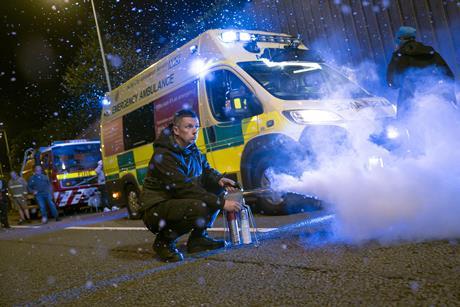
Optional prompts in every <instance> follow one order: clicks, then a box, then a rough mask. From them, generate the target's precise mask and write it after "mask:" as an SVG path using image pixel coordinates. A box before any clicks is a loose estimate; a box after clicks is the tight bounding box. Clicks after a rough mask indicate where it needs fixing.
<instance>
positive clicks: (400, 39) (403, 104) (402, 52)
mask: <svg viewBox="0 0 460 307" xmlns="http://www.w3.org/2000/svg"><path fill="white" fill-rule="evenodd" d="M415 36H416V29H415V28H412V27H400V28H399V30H398V31H397V32H396V34H395V37H396V39H395V43H396V48H397V49H396V51H395V52H393V55H392V57H391V61H390V63H389V64H388V67H387V83H388V86H389V87H391V88H394V89H399V95H398V103H397V116H398V119H403V118H406V117H407V115H408V114H409V112H410V111H411V110H412V109H413V107H414V103H415V101H414V97H415V94H416V93H417V92H420V93H421V95H423V96H425V95H426V94H430V95H436V96H439V97H441V98H442V99H443V100H445V101H447V102H450V103H452V104H453V105H456V98H455V90H454V81H455V78H454V74H453V72H452V70H451V69H450V67H449V66H448V65H447V63H446V61H444V59H443V58H442V57H441V55H440V54H439V53H437V52H436V51H435V50H434V49H433V47H430V46H426V45H424V44H422V43H420V42H417V41H416V40H415Z"/></svg>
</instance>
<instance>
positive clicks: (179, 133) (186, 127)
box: [173, 117, 200, 147]
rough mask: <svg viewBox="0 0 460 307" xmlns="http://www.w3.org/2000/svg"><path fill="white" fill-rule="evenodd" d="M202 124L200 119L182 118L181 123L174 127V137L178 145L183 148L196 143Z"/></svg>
mask: <svg viewBox="0 0 460 307" xmlns="http://www.w3.org/2000/svg"><path fill="white" fill-rule="evenodd" d="M199 128H200V122H199V120H198V118H194V117H182V118H181V120H180V121H179V123H178V124H177V126H176V125H174V126H173V131H174V136H175V137H176V141H177V143H178V144H179V145H180V146H182V147H187V146H189V145H191V144H193V143H195V142H196V139H197V138H198V130H199Z"/></svg>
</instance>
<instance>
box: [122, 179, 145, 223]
mask: <svg viewBox="0 0 460 307" xmlns="http://www.w3.org/2000/svg"><path fill="white" fill-rule="evenodd" d="M140 207H141V200H140V197H139V191H138V190H137V189H136V188H135V187H134V186H133V185H128V186H127V187H126V208H127V209H128V214H129V218H130V219H131V220H137V219H140V216H139V215H138V212H139V209H140Z"/></svg>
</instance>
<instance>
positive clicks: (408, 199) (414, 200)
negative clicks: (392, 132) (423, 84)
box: [272, 90, 460, 243]
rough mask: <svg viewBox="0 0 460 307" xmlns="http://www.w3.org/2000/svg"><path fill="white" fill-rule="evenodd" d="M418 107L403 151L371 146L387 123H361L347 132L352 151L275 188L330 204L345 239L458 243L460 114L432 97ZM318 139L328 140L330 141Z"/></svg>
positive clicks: (280, 177) (324, 156)
mask: <svg viewBox="0 0 460 307" xmlns="http://www.w3.org/2000/svg"><path fill="white" fill-rule="evenodd" d="M432 93H436V90H434V91H433V92H432ZM413 103H415V104H416V107H415V108H414V111H413V113H412V114H411V115H410V116H409V117H408V118H407V120H406V121H405V122H404V124H403V125H402V126H404V127H407V129H408V130H407V131H409V133H405V131H406V130H403V129H400V133H401V134H400V136H401V138H400V140H401V142H402V144H401V146H400V147H399V148H397V149H395V150H393V151H388V150H386V149H384V148H383V147H380V146H377V145H375V144H374V143H372V142H370V141H369V135H371V134H372V133H374V132H376V131H379V129H381V128H382V123H378V122H373V121H365V122H359V123H355V124H354V126H352V127H350V129H349V131H350V137H351V144H352V145H351V148H349V149H347V150H346V151H345V152H340V153H337V152H331V151H330V150H327V152H326V153H324V152H320V153H319V154H318V156H319V157H320V163H319V167H318V168H316V169H314V170H312V169H311V168H310V164H308V163H304V171H303V174H302V175H301V176H300V177H293V176H290V175H286V174H275V175H274V178H273V179H274V182H273V185H272V187H273V188H275V189H277V190H280V191H292V192H297V193H305V194H315V195H317V196H318V197H319V198H320V199H322V200H324V201H326V202H327V203H328V204H329V205H328V206H330V209H331V210H332V211H334V212H335V214H336V223H335V225H334V231H335V236H336V237H337V238H338V239H340V240H345V241H348V242H355V243H359V242H363V241H365V240H370V239H377V240H380V241H381V242H387V243H388V242H393V241H396V240H427V239H444V238H446V239H447V238H454V237H459V236H460V112H459V110H458V109H456V108H454V107H453V106H452V104H451V103H450V102H447V101H444V100H443V99H442V98H440V97H438V96H435V95H429V94H427V93H426V92H425V93H423V94H421V95H419V96H416V97H415V98H414V101H413ZM400 128H401V127H400ZM407 135H410V138H409V139H407V138H406V137H405V136H407ZM317 137H318V139H319V140H322V141H323V142H324V140H325V139H327V138H328V136H327V135H321V136H317ZM370 157H374V158H375V159H374V162H375V163H374V165H370V164H369V158H370ZM381 164H382V165H383V167H382V165H381ZM297 167H301V166H300V165H297Z"/></svg>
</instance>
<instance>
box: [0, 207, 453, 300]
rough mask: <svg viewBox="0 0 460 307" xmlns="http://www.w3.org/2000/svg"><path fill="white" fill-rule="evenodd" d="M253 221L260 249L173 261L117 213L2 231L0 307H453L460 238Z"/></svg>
mask: <svg viewBox="0 0 460 307" xmlns="http://www.w3.org/2000/svg"><path fill="white" fill-rule="evenodd" d="M256 220H257V226H258V227H260V228H264V229H265V232H262V233H260V234H259V237H260V239H261V240H260V245H259V246H258V247H255V246H253V245H251V246H241V247H233V248H228V249H226V250H224V249H223V250H219V251H215V252H211V253H204V254H201V255H187V254H186V260H185V261H184V262H181V263H176V264H165V263H162V262H159V261H158V260H156V259H155V257H154V253H153V251H152V249H151V245H152V243H153V239H154V236H153V235H151V234H150V233H149V232H148V231H146V230H144V229H143V225H142V222H140V221H130V220H128V219H126V213H125V212H124V211H116V212H111V213H108V214H103V213H97V214H85V215H76V216H71V217H65V218H64V219H63V220H62V221H61V222H57V223H56V222H50V223H48V224H47V225H42V226H37V225H36V224H32V226H27V227H28V228H14V229H13V230H9V231H5V230H1V231H0V259H1V260H0V283H1V286H0V306H12V305H51V304H59V305H64V306H65V305H69V306H70V305H72V306H75V305H78V306H80V305H82V306H94V305H96V304H97V305H100V306H108V305H111V306H115V305H117V306H118V305H129V306H133V305H150V306H171V305H177V306H226V305H243V306H247V305H250V306H304V305H373V306H374V305H377V306H378V305H382V306H383V305H385V306H388V305H451V306H454V305H457V306H458V305H460V285H459V282H458V281H459V277H460V257H459V255H460V244H459V240H458V239H455V238H454V239H451V240H446V241H430V242H414V243H412V242H406V243H400V244H395V245H389V246H382V245H380V244H379V243H377V242H368V243H367V244H363V245H361V246H350V245H345V244H339V243H331V241H330V240H328V238H329V235H330V224H331V222H332V221H333V216H330V215H327V214H326V213H322V212H317V213H308V214H307V213H301V214H296V215H291V216H282V217H267V216H257V217H256ZM13 224H14V222H13ZM215 227H216V228H217V229H216V231H211V232H210V234H212V235H214V236H218V237H219V236H220V237H222V236H223V232H222V231H221V230H220V228H221V227H222V223H221V221H220V220H219V221H217V222H216V224H215ZM185 242H186V238H183V239H182V240H181V241H180V242H179V248H180V249H182V250H184V249H185V246H184V243H185Z"/></svg>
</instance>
